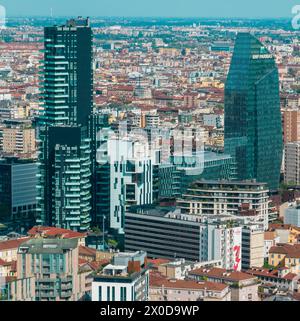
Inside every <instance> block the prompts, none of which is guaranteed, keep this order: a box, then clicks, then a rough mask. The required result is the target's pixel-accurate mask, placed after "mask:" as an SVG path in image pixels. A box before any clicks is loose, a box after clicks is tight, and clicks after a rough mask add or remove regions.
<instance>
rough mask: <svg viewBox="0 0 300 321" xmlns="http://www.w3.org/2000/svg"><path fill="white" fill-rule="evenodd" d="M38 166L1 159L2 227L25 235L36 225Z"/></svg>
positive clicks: (21, 161) (24, 161)
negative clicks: (25, 232)
mask: <svg viewBox="0 0 300 321" xmlns="http://www.w3.org/2000/svg"><path fill="white" fill-rule="evenodd" d="M36 175H37V164H36V163H35V162H34V161H32V160H21V159H18V158H13V157H12V158H8V157H7V158H3V159H0V224H3V225H5V226H6V228H7V231H17V232H24V231H26V230H28V229H29V228H31V227H32V226H33V225H34V224H35V215H36V196H37V192H36V184H37V178H36Z"/></svg>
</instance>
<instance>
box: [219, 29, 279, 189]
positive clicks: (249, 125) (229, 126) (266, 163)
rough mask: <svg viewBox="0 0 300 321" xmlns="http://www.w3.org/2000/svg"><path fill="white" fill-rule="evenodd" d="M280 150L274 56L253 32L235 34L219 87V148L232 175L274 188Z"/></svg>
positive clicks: (277, 88) (276, 78)
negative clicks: (231, 162)
mask: <svg viewBox="0 0 300 321" xmlns="http://www.w3.org/2000/svg"><path fill="white" fill-rule="evenodd" d="M282 148H283V146H282V127H281V114H280V98H279V76H278V69H277V66H276V63H275V59H274V57H273V56H272V55H271V54H270V52H269V51H268V50H267V48H265V47H264V46H263V45H262V43H261V42H260V41H259V40H258V39H257V38H255V37H254V36H253V35H251V34H250V33H239V34H238V35H237V39H236V44H235V49H234V53H233V57H232V61H231V66H230V70H229V74H228V78H227V81H226V86H225V152H226V153H228V154H231V156H233V157H235V159H236V163H237V179H239V180H245V179H256V180H257V181H258V182H265V183H267V184H268V186H269V189H270V190H276V189H277V188H278V185H279V179H280V167H281V161H282Z"/></svg>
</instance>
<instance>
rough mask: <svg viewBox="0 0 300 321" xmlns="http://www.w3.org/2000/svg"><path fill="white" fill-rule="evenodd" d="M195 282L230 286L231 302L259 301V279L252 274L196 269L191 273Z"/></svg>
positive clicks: (217, 269) (216, 269)
mask: <svg viewBox="0 0 300 321" xmlns="http://www.w3.org/2000/svg"><path fill="white" fill-rule="evenodd" d="M189 278H190V279H192V280H195V281H201V280H207V281H210V282H217V283H224V284H227V285H229V286H230V289H231V301H258V300H259V298H258V279H257V278H256V277H254V276H252V275H250V274H247V273H243V272H238V271H228V270H225V269H221V268H212V269H206V268H201V269H196V270H193V271H190V272H189Z"/></svg>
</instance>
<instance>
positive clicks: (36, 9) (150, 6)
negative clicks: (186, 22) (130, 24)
mask: <svg viewBox="0 0 300 321" xmlns="http://www.w3.org/2000/svg"><path fill="white" fill-rule="evenodd" d="M37 4H38V5H37ZM1 5H3V6H4V7H5V8H6V14H7V17H14V16H51V15H52V16H53V17H61V16H76V15H83V16H90V17H145V18H146V17H150V18H151V17H153V18H154V17H156V18H157V17H161V18H164V17H166V18H167V17H168V18H170V17H174V18H175V17H176V18H249V19H251V18H259V19H262V18H289V17H292V16H293V14H292V8H293V7H294V6H295V5H299V3H298V2H297V0H286V1H284V2H282V3H277V4H276V5H274V2H273V1H272V0H266V1H264V3H263V4H262V3H261V1H259V0H254V1H248V2H247V3H244V2H243V3H241V1H238V0H229V1H226V2H223V1H220V0H213V1H210V2H209V3H207V2H206V1H203V0H201V1H197V0H188V1H187V2H182V1H179V0H172V1H171V0H165V1H164V3H163V4H162V3H161V2H159V1H158V0H153V1H151V3H148V2H146V1H138V0H127V1H126V2H125V1H120V0H114V1H113V2H111V1H108V0H104V1H101V3H100V2H97V1H95V0H88V1H87V2H85V3H84V4H82V3H73V2H72V3H71V1H70V0H65V1H63V3H62V2H61V1H57V0H54V1H49V0H46V1H44V2H43V4H41V3H40V2H38V1H36V0H29V1H26V2H25V3H23V1H20V0H13V1H11V0H10V1H7V0H4V1H2V2H1ZM70 5H71V6H72V10H71V11H70ZM257 6H259V8H260V10H259V11H260V13H259V14H258V13H257ZM90 8H93V9H92V10H91V9H90ZM197 11H199V13H198V14H197V13H195V12H197Z"/></svg>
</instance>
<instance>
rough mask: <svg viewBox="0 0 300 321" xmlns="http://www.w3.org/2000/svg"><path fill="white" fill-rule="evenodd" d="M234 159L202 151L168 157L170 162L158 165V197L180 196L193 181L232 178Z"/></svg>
mask: <svg viewBox="0 0 300 321" xmlns="http://www.w3.org/2000/svg"><path fill="white" fill-rule="evenodd" d="M234 178H235V162H234V159H233V158H232V157H231V156H229V155H226V154H221V153H215V152H209V151H202V152H199V153H196V154H194V155H191V156H188V155H185V156H181V155H173V156H171V157H170V164H161V165H159V197H160V198H163V197H175V198H181V197H182V195H183V194H184V193H186V191H187V189H188V187H189V186H190V184H192V183H193V182H195V181H198V180H201V179H206V180H232V179H234Z"/></svg>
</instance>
